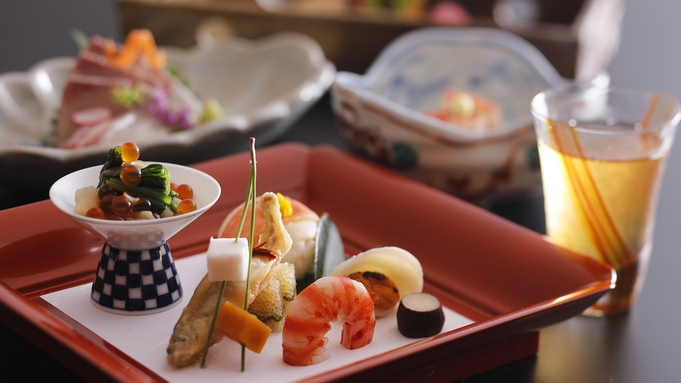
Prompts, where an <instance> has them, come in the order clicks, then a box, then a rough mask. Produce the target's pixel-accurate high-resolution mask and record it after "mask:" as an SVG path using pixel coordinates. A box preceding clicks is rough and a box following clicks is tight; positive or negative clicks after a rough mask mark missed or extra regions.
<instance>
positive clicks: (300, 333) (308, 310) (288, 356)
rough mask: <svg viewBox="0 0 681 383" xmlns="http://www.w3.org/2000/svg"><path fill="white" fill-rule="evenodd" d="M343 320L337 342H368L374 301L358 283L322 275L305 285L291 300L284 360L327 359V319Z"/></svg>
mask: <svg viewBox="0 0 681 383" xmlns="http://www.w3.org/2000/svg"><path fill="white" fill-rule="evenodd" d="M338 318H340V319H342V320H343V330H342V333H341V345H343V347H345V348H347V349H350V350H354V349H356V348H360V347H363V346H366V345H367V344H369V343H371V340H372V339H373V336H374V328H375V326H376V317H375V316H374V301H373V300H372V299H371V296H370V295H369V293H368V292H367V289H366V288H365V287H364V285H362V284H361V283H360V282H357V281H353V280H352V279H350V278H348V277H341V276H326V277H323V278H320V279H318V280H317V281H315V282H314V283H313V284H311V285H309V286H308V287H306V288H305V289H304V290H303V291H301V292H300V294H298V296H297V297H296V298H295V299H294V300H293V303H291V307H290V308H289V311H288V315H287V316H286V321H285V322H284V330H283V332H282V347H283V353H284V362H286V363H288V364H291V365H295V366H306V365H310V364H317V363H321V362H323V361H325V360H326V359H328V358H329V356H330V352H329V350H327V349H326V347H325V346H326V343H327V342H328V341H329V339H328V338H327V337H325V336H324V335H326V333H327V332H329V330H331V324H330V322H335V321H336V319H338Z"/></svg>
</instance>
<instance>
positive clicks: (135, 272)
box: [91, 243, 182, 314]
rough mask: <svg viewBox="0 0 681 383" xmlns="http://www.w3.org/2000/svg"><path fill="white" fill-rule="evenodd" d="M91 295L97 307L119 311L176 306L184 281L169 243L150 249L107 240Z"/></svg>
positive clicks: (137, 310)
mask: <svg viewBox="0 0 681 383" xmlns="http://www.w3.org/2000/svg"><path fill="white" fill-rule="evenodd" d="M91 297H92V301H93V303H95V305H96V306H97V307H99V308H101V309H103V310H106V311H112V312H115V313H118V314H150V313H152V312H158V311H164V310H167V309H169V308H171V307H173V306H175V305H176V304H177V303H179V302H180V298H182V285H181V284H180V277H179V276H178V275H177V270H176V269H175V261H174V260H173V255H172V254H171V253H170V248H169V247H168V244H167V243H163V244H162V245H161V246H160V247H157V248H153V249H148V250H120V249H117V248H114V247H111V246H110V245H109V244H105V245H104V247H103V248H102V257H101V258H100V261H99V266H98V267H97V274H96V276H95V281H94V282H93V283H92V294H91Z"/></svg>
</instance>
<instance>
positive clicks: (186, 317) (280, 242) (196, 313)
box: [166, 193, 291, 367]
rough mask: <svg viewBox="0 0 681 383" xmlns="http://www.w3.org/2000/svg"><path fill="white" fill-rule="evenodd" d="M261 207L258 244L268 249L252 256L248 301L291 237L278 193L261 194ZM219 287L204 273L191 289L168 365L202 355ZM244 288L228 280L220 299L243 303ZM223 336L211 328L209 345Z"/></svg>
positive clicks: (262, 284)
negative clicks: (283, 217)
mask: <svg viewBox="0 0 681 383" xmlns="http://www.w3.org/2000/svg"><path fill="white" fill-rule="evenodd" d="M260 209H261V210H262V212H263V215H264V222H265V228H264V231H263V233H262V234H261V235H260V239H259V241H258V242H257V244H261V245H260V247H261V248H263V249H267V250H269V251H268V252H267V253H268V254H266V255H257V254H258V253H256V254H254V256H253V258H252V260H251V278H250V285H249V298H248V299H249V303H250V302H252V301H253V300H254V299H255V297H256V296H257V295H258V294H259V293H260V291H262V289H263V288H264V287H265V286H266V285H267V283H269V281H270V279H271V278H272V270H273V268H274V267H275V266H276V265H278V264H279V262H280V261H281V257H282V256H283V255H284V254H286V252H287V251H288V250H289V249H290V248H291V237H290V236H289V235H288V233H287V232H286V229H285V228H284V224H283V222H282V220H281V212H280V210H279V201H278V200H277V196H276V195H275V194H274V193H265V194H263V197H262V203H261V204H260ZM221 287H222V283H221V282H210V281H209V280H208V276H207V275H206V276H205V277H204V278H203V279H202V280H201V282H200V283H199V285H198V286H197V287H196V290H194V295H193V296H192V298H191V300H190V301H189V304H188V305H187V307H185V308H184V310H182V315H181V316H180V319H179V320H178V321H177V323H176V324H175V328H174V329H173V334H172V335H171V337H170V342H169V344H168V348H167V350H166V351H167V353H168V356H167V361H168V364H170V365H171V366H175V367H184V366H188V365H190V364H193V363H194V362H196V361H197V360H199V359H200V358H201V355H202V352H203V348H204V346H205V345H206V339H207V338H208V331H209V329H210V323H211V321H212V318H213V313H214V311H215V306H216V303H217V299H218V296H219V293H220V289H221ZM245 288H246V284H245V283H244V282H243V281H242V282H227V283H226V286H225V293H224V295H223V297H222V299H223V301H226V300H229V301H230V302H232V303H234V304H236V305H239V306H242V305H243V303H244V295H245ZM222 338H223V335H222V333H221V332H219V331H215V332H213V336H212V337H211V345H213V344H215V343H218V342H219V341H221V340H222Z"/></svg>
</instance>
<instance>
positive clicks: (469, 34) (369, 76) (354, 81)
mask: <svg viewBox="0 0 681 383" xmlns="http://www.w3.org/2000/svg"><path fill="white" fill-rule="evenodd" d="M434 40H435V41H438V40H439V41H464V42H486V43H494V44H497V45H499V46H504V47H506V48H507V49H510V50H511V51H514V52H515V53H518V54H519V55H520V56H521V57H523V58H524V59H525V60H527V61H528V63H529V64H530V65H532V66H533V67H534V69H535V70H536V71H537V73H538V74H539V75H540V76H541V77H542V78H543V79H544V80H545V81H546V82H547V84H548V87H554V86H559V85H562V84H564V83H568V82H569V81H568V80H566V79H564V78H563V77H561V76H560V75H559V74H558V72H557V71H556V70H555V68H554V67H553V66H552V65H551V64H550V63H549V61H548V60H547V59H546V57H544V56H543V55H542V54H541V52H540V51H539V50H538V49H537V48H535V47H534V46H533V45H532V44H530V43H529V42H528V41H526V40H524V39H522V38H521V37H519V36H517V35H515V34H513V33H510V32H506V31H502V30H497V29H492V28H451V27H427V28H422V29H418V30H414V31H412V32H409V33H407V34H405V35H402V36H400V37H399V38H397V39H396V40H394V41H393V42H391V43H390V44H388V45H387V46H386V47H385V48H384V49H383V51H381V53H380V54H379V56H378V57H377V59H376V60H375V61H374V62H373V63H372V64H371V66H370V67H369V69H368V70H367V72H366V73H365V74H364V75H360V74H356V73H352V72H345V71H341V72H338V73H337V74H336V80H335V82H334V85H333V87H338V88H341V89H345V90H346V91H347V92H350V93H353V94H355V95H356V96H357V97H359V98H361V99H362V100H363V101H364V102H368V103H372V104H374V105H377V106H379V107H381V108H383V109H387V110H393V111H394V112H395V114H396V115H397V116H398V117H399V118H400V119H402V120H404V121H406V122H408V123H410V124H413V125H417V126H419V127H420V128H421V129H424V130H427V131H430V132H432V133H433V134H436V135H438V136H443V137H447V138H449V139H450V140H454V141H467V140H479V139H495V138H499V137H505V136H508V135H512V134H517V133H516V132H517V131H518V130H520V129H524V128H527V127H528V126H529V127H531V126H532V121H533V120H532V114H531V112H530V107H529V105H528V113H527V116H524V117H520V118H517V119H515V120H514V121H509V122H507V123H506V124H505V126H506V128H505V129H502V130H499V131H492V132H475V131H470V130H467V129H463V128H461V129H457V130H454V129H451V125H452V124H450V123H447V122H445V121H441V120H438V119H436V118H434V117H429V116H426V115H424V114H423V113H421V112H418V111H415V110H412V109H409V108H407V107H405V106H402V105H400V104H398V103H396V102H394V101H391V100H390V99H388V98H386V97H384V96H382V95H379V94H377V93H375V92H372V91H371V90H369V88H370V86H371V85H373V84H374V83H375V81H377V79H378V77H379V76H380V74H381V73H382V72H383V71H384V70H385V68H386V67H388V66H390V65H391V64H392V63H393V62H394V60H395V58H396V56H398V55H400V54H401V52H402V51H403V50H404V49H405V48H408V47H412V46H415V45H418V44H421V43H423V42H424V41H434ZM333 87H332V89H333Z"/></svg>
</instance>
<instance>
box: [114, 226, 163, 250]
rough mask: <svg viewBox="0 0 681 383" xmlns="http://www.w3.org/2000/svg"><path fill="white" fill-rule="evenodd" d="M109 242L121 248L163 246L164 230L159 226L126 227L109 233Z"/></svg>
mask: <svg viewBox="0 0 681 383" xmlns="http://www.w3.org/2000/svg"><path fill="white" fill-rule="evenodd" d="M106 240H107V242H108V243H110V244H112V245H113V246H114V247H117V248H119V249H152V248H155V247H159V246H163V244H164V243H165V239H164V238H163V231H162V230H160V229H158V228H144V227H135V228H132V229H131V228H126V229H125V230H122V231H116V230H112V231H110V232H108V233H107V239H106Z"/></svg>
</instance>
